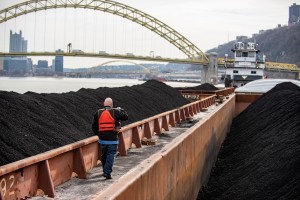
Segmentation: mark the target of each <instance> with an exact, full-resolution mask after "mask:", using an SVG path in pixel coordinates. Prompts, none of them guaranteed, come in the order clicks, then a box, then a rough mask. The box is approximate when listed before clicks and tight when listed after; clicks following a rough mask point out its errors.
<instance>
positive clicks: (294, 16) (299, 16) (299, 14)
mask: <svg viewBox="0 0 300 200" xmlns="http://www.w3.org/2000/svg"><path fill="white" fill-rule="evenodd" d="M297 23H300V5H296V3H293V5H291V6H290V7H289V25H293V24H297Z"/></svg>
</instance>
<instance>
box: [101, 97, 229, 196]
mask: <svg viewBox="0 0 300 200" xmlns="http://www.w3.org/2000/svg"><path fill="white" fill-rule="evenodd" d="M234 106H235V96H234V95H232V96H231V97H230V98H229V99H227V100H225V102H224V103H223V104H222V105H220V106H218V107H216V109H215V110H214V111H213V112H211V113H209V114H208V115H206V116H205V118H203V119H202V120H201V121H199V122H198V123H197V124H195V125H194V126H192V127H191V128H189V129H188V130H187V131H186V132H184V133H183V134H181V135H180V136H178V137H176V138H175V139H174V140H173V141H172V142H171V143H169V144H167V145H166V146H165V147H164V148H163V149H162V150H161V151H159V152H158V153H156V154H154V155H152V156H151V157H149V158H148V159H146V160H144V161H143V162H142V163H141V164H140V165H138V166H137V167H136V168H135V169H134V170H132V171H130V172H129V173H127V174H126V176H123V177H121V178H120V179H119V180H118V182H116V183H114V184H113V185H112V186H110V187H109V188H107V189H106V190H104V191H102V192H101V193H100V194H99V195H98V196H97V197H95V199H101V200H102V199H137V200H139V199H196V197H197V194H198V191H199V189H200V187H201V186H202V185H203V184H205V183H206V182H207V181H208V178H209V174H210V171H211V168H212V167H213V165H214V163H215V161H216V158H217V154H218V151H219V149H220V147H221V144H222V142H223V141H224V139H225V136H226V133H227V131H228V130H229V128H230V125H231V122H232V119H233V115H234Z"/></svg>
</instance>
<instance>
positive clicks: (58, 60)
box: [54, 49, 64, 74]
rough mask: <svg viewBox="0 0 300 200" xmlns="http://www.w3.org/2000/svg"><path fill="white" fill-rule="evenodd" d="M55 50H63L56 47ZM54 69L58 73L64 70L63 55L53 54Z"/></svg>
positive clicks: (59, 51) (58, 51) (60, 51)
mask: <svg viewBox="0 0 300 200" xmlns="http://www.w3.org/2000/svg"><path fill="white" fill-rule="evenodd" d="M56 52H57V53H62V52H63V51H62V50H61V49H58V50H57V51H56ZM54 71H55V72H56V73H58V74H62V73H63V72H64V57H63V56H55V60H54Z"/></svg>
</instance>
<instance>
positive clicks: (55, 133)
mask: <svg viewBox="0 0 300 200" xmlns="http://www.w3.org/2000/svg"><path fill="white" fill-rule="evenodd" d="M106 97H111V98H112V99H113V100H114V106H115V107H118V106H119V107H122V108H124V109H125V110H127V112H128V115H129V120H128V121H127V122H123V123H122V125H127V124H130V123H133V122H136V121H139V120H142V119H145V118H148V117H151V116H154V115H156V114H159V113H162V112H165V111H168V110H171V109H174V108H177V107H180V106H182V105H185V104H187V103H189V102H188V101H187V100H186V99H184V98H183V97H182V96H181V94H180V93H179V92H178V91H177V90H176V89H174V88H172V87H170V86H167V85H166V84H164V83H161V82H158V81H153V80H151V81H148V82H146V83H144V84H142V85H135V86H132V87H119V88H107V87H102V88H98V89H80V90H79V91H77V92H68V93H63V94H55V93H52V94H37V93H33V92H27V93H25V94H18V93H15V92H5V91H0V113H1V115H0V152H1V153H0V154H1V156H0V166H2V165H5V164H8V163H11V162H14V161H17V160H20V159H24V158H26V157H29V156H33V155H36V154H39V153H42V152H45V151H49V150H52V149H55V148H58V147H61V146H64V145H67V144H70V143H73V142H76V141H79V140H82V139H85V138H87V137H91V136H92V134H91V133H90V131H91V123H92V120H93V115H94V113H95V112H96V110H97V109H99V108H101V107H102V106H103V101H104V99H105V98H106Z"/></svg>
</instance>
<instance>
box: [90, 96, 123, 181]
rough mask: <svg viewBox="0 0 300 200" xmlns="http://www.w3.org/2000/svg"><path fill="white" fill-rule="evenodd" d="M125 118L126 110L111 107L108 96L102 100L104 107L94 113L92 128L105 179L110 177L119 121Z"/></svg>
mask: <svg viewBox="0 0 300 200" xmlns="http://www.w3.org/2000/svg"><path fill="white" fill-rule="evenodd" d="M127 119H128V115H127V112H126V111H125V110H124V109H122V108H120V107H118V108H113V100H112V99H111V98H109V97H108V98H106V99H105V100H104V108H102V109H99V110H98V111H97V112H96V113H95V115H94V121H93V125H92V130H93V132H94V134H96V135H98V137H99V141H98V142H99V144H100V147H101V152H102V155H101V162H102V167H103V176H104V177H105V178H106V179H111V178H112V177H111V172H112V167H113V164H114V159H115V155H116V153H117V149H118V144H119V140H118V130H119V129H120V121H126V120H127Z"/></svg>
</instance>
